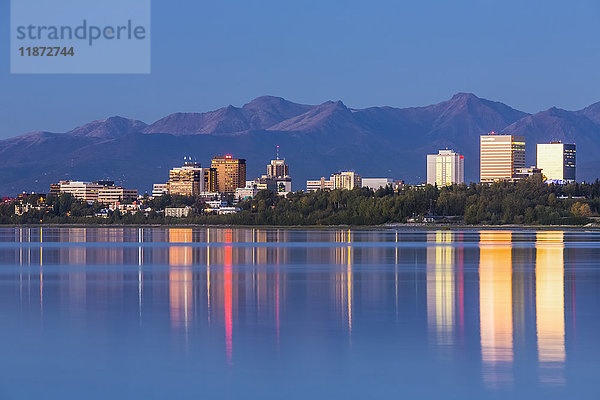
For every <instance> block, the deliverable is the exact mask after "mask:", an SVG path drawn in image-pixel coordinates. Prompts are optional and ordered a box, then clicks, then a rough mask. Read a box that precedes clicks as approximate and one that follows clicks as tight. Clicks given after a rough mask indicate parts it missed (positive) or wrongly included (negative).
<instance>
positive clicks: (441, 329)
mask: <svg viewBox="0 0 600 400" xmlns="http://www.w3.org/2000/svg"><path fill="white" fill-rule="evenodd" d="M452 235H453V233H452V232H449V231H438V232H435V233H433V232H431V233H428V234H427V241H428V242H434V243H435V246H431V247H427V320H428V325H429V327H430V329H433V330H435V332H436V338H437V340H436V341H437V343H438V344H452V342H453V337H452V335H453V331H454V326H455V316H454V310H455V291H456V284H455V279H454V247H453V246H452Z"/></svg>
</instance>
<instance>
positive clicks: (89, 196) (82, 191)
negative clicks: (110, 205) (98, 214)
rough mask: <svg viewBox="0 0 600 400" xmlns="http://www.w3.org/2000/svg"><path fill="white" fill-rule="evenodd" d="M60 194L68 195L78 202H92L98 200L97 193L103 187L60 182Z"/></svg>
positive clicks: (79, 182)
mask: <svg viewBox="0 0 600 400" xmlns="http://www.w3.org/2000/svg"><path fill="white" fill-rule="evenodd" d="M59 185H60V193H69V194H71V195H72V196H73V197H75V198H76V199H78V200H82V201H87V202H94V201H97V200H98V191H99V190H100V189H102V188H104V186H102V185H99V184H97V183H91V182H81V181H61V182H60V183H59Z"/></svg>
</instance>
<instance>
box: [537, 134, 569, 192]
mask: <svg viewBox="0 0 600 400" xmlns="http://www.w3.org/2000/svg"><path fill="white" fill-rule="evenodd" d="M537 167H538V168H540V169H541V170H542V174H543V175H544V177H545V178H546V180H548V181H553V182H558V183H560V182H564V183H571V182H575V172H576V148H575V143H561V142H552V143H538V145H537Z"/></svg>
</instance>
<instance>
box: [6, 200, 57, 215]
mask: <svg viewBox="0 0 600 400" xmlns="http://www.w3.org/2000/svg"><path fill="white" fill-rule="evenodd" d="M50 210H52V207H51V206H48V205H45V204H29V203H24V204H23V203H21V204H15V215H23V214H25V213H28V212H30V211H43V212H48V211H50Z"/></svg>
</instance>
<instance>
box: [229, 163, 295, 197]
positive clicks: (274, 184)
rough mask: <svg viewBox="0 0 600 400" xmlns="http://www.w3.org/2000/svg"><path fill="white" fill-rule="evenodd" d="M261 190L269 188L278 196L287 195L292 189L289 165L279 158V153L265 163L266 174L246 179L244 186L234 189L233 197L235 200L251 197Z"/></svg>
mask: <svg viewBox="0 0 600 400" xmlns="http://www.w3.org/2000/svg"><path fill="white" fill-rule="evenodd" d="M278 153H279V152H278ZM261 190H270V191H272V192H275V193H277V194H278V195H280V196H287V194H288V193H290V192H291V191H292V178H291V177H290V176H289V166H288V165H287V164H286V163H285V160H280V159H279V154H278V156H277V158H276V159H275V160H271V162H270V164H267V174H266V175H262V176H261V177H260V178H256V179H254V180H252V181H246V185H245V186H244V187H242V188H237V189H236V190H235V198H236V199H237V200H244V199H248V198H252V197H254V196H256V195H257V194H258V192H260V191H261Z"/></svg>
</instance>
